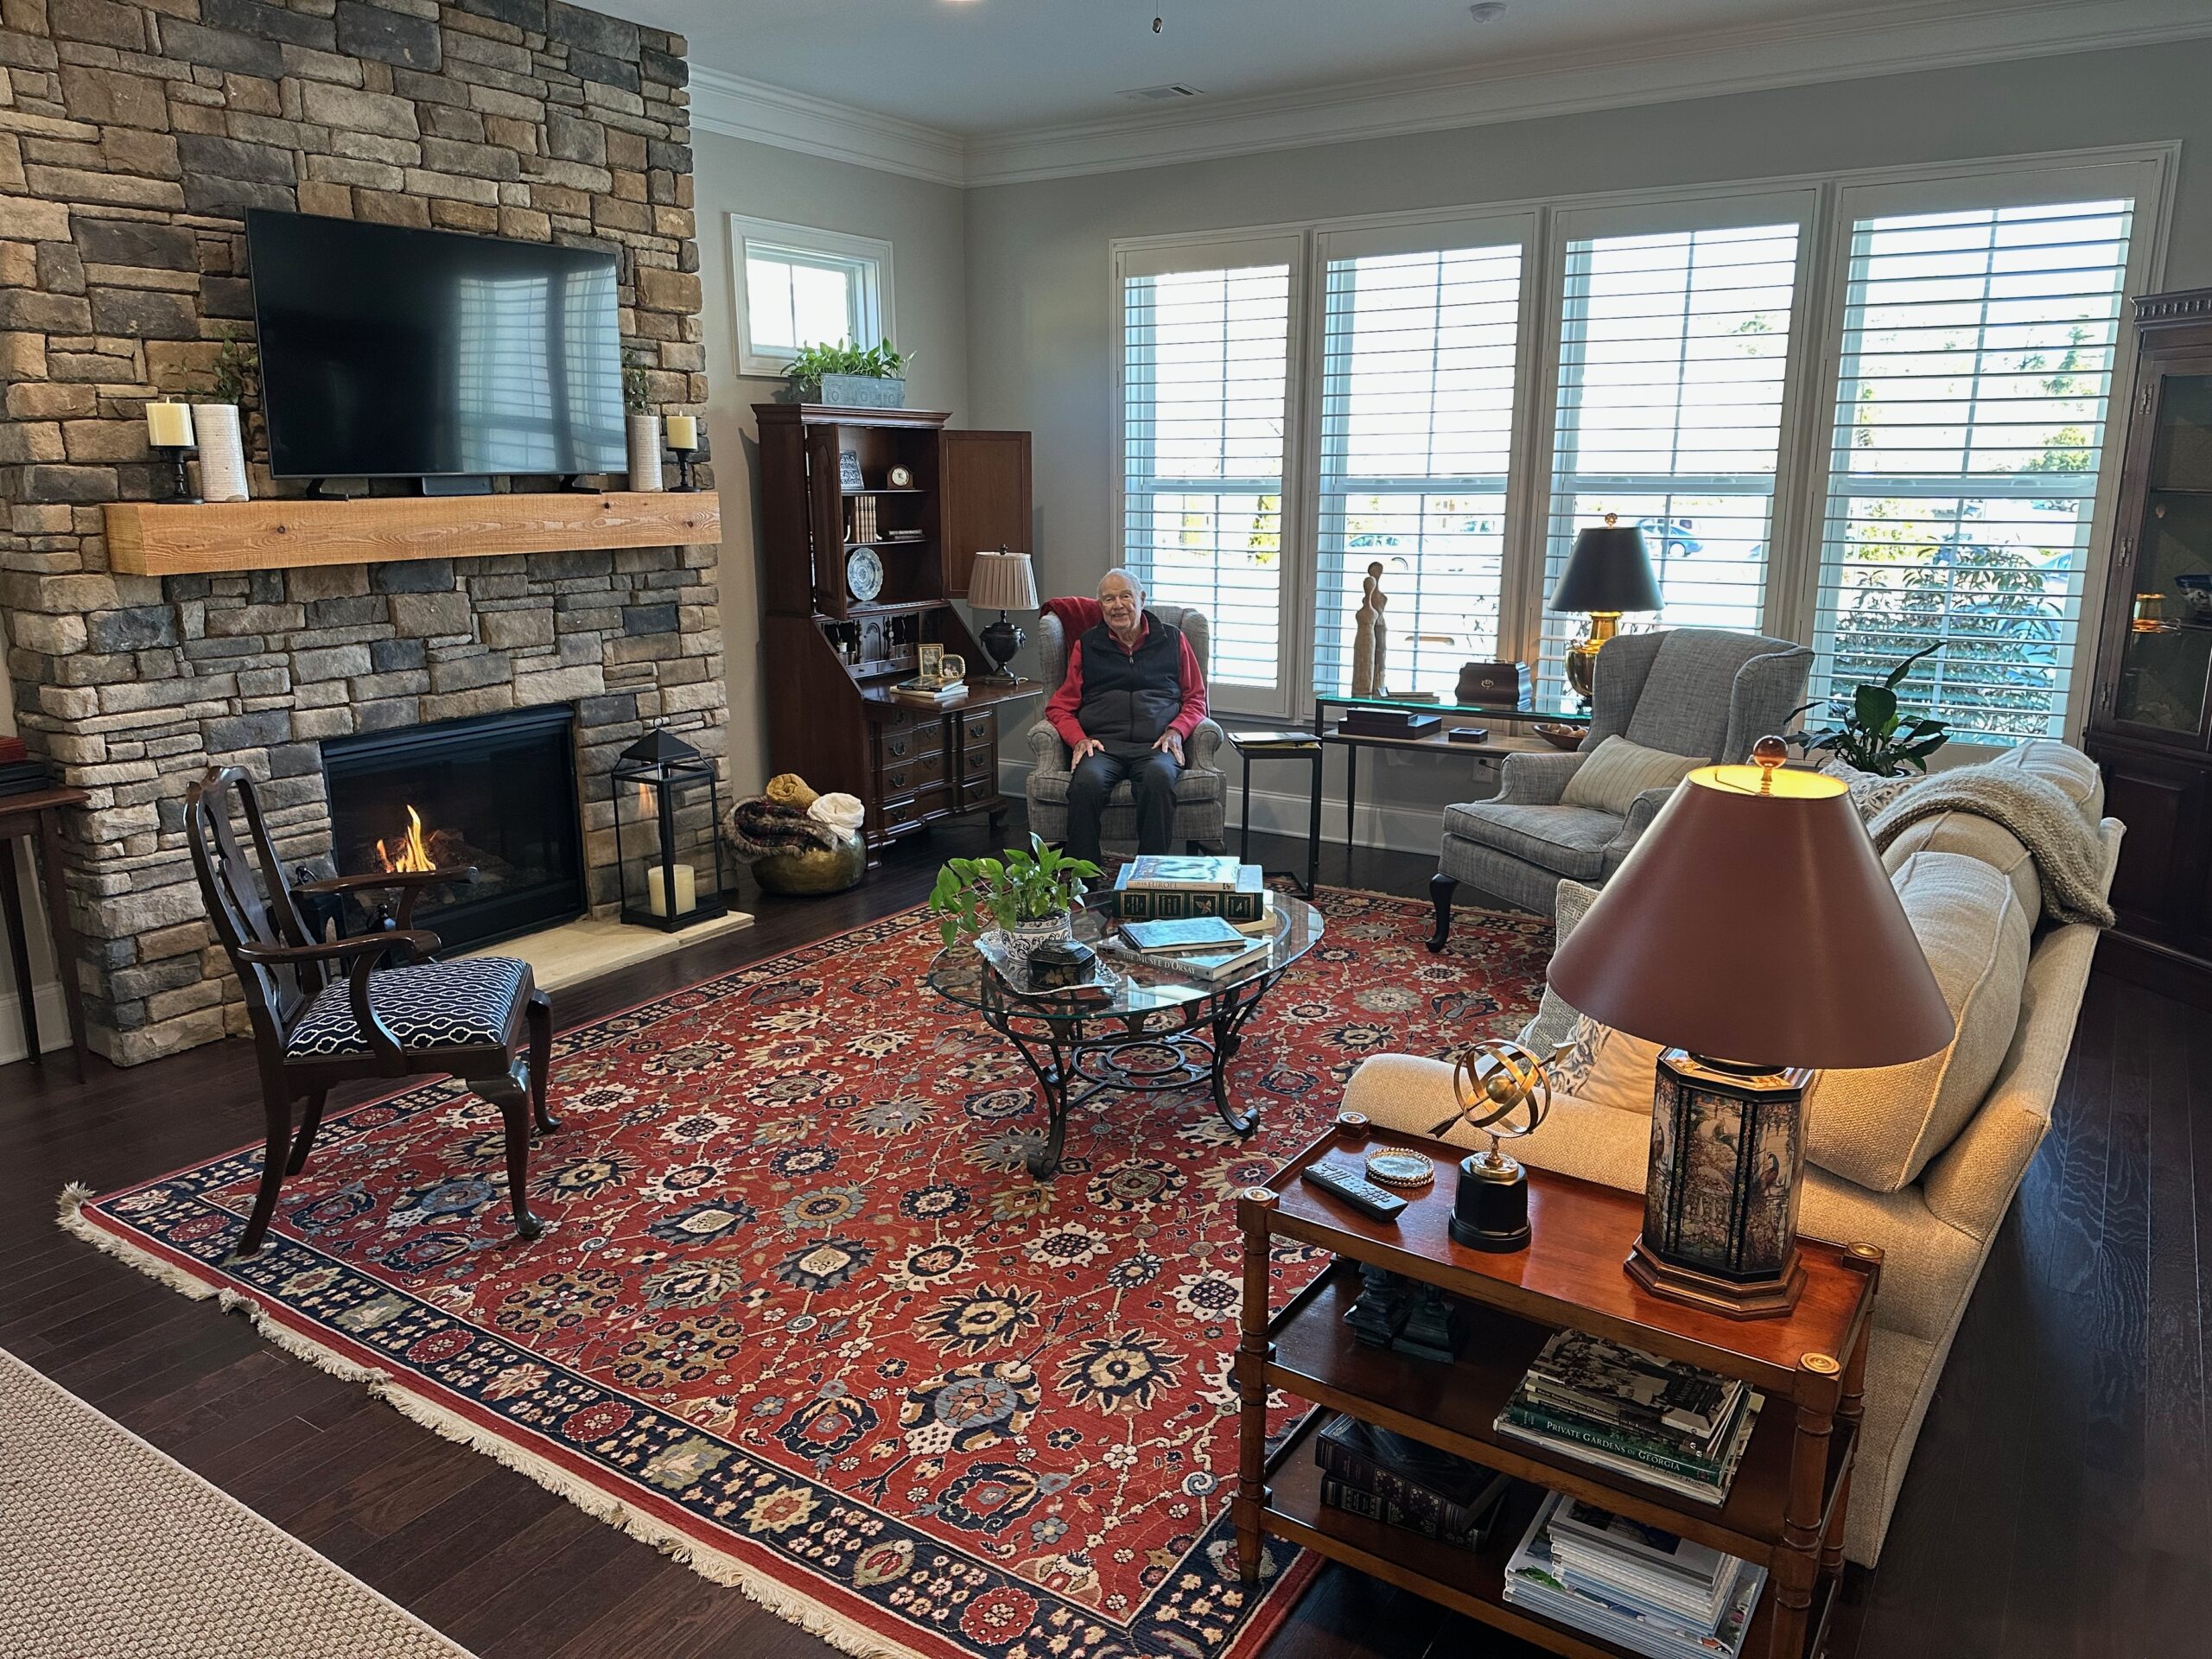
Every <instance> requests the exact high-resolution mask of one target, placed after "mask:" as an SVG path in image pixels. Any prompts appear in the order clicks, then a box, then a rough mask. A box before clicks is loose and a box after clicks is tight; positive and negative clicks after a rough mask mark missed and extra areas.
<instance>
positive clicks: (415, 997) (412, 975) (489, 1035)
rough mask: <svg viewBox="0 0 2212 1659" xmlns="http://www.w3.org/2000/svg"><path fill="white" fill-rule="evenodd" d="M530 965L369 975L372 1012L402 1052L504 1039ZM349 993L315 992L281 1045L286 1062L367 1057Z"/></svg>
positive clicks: (496, 963)
mask: <svg viewBox="0 0 2212 1659" xmlns="http://www.w3.org/2000/svg"><path fill="white" fill-rule="evenodd" d="M529 974H530V964H529V963H526V962H518V961H516V960H515V959H514V958H513V957H465V958H463V959H462V960H461V961H459V962H426V963H418V964H416V966H413V967H409V968H387V969H384V970H383V971H382V972H380V973H375V974H372V975H370V976H369V1007H371V1008H372V1010H374V1012H375V1014H376V1016H377V1018H378V1020H381V1021H382V1022H383V1024H384V1027H385V1030H387V1031H389V1032H390V1033H391V1034H392V1035H393V1036H394V1037H396V1038H397V1039H399V1046H401V1047H402V1048H412V1049H422V1048H459V1047H461V1046H464V1045H466V1044H470V1043H497V1042H500V1041H502V1040H504V1039H505V1037H506V1034H507V1025H508V1022H509V1021H510V1020H512V1019H513V1017H514V1007H515V999H516V998H517V997H518V996H519V995H522V987H523V982H524V979H526V978H527V977H528V976H529ZM352 997H353V992H352V989H351V988H350V987H349V986H348V985H347V983H346V981H345V980H343V979H340V980H339V981H337V982H335V983H334V984H330V985H326V986H324V987H323V988H322V989H321V991H320V992H319V993H317V995H316V996H315V1001H313V1002H311V1003H309V1004H308V1011H307V1013H306V1014H303V1015H302V1016H301V1018H300V1022H299V1024H297V1025H296V1026H294V1027H292V1034H291V1036H290V1037H289V1039H287V1040H286V1041H285V1044H284V1054H285V1058H288V1059H295V1060H300V1059H314V1060H329V1059H342V1058H346V1057H348V1056H352V1055H357V1054H367V1053H369V1052H372V1050H371V1049H370V1046H369V1039H368V1038H367V1037H366V1036H365V1034H364V1033H363V1032H362V1030H361V1028H360V1027H359V1024H358V1023H357V1022H356V1021H355V1020H354V1018H353V1001H352Z"/></svg>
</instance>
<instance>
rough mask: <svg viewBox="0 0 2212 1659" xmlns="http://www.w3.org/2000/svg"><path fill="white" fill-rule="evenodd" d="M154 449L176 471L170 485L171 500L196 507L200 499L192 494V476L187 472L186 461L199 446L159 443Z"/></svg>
mask: <svg viewBox="0 0 2212 1659" xmlns="http://www.w3.org/2000/svg"><path fill="white" fill-rule="evenodd" d="M153 448H154V449H155V450H156V452H157V453H158V454H161V455H162V457H163V458H164V459H165V460H167V461H168V464H169V465H170V466H171V467H174V468H175V477H174V479H173V480H171V483H170V492H171V499H174V500H177V501H187V502H192V503H194V504H195V505H196V504H197V503H198V501H199V499H200V498H199V497H198V496H196V495H194V493H192V474H191V473H190V472H189V471H188V470H187V468H186V467H185V461H186V459H187V457H188V456H190V455H191V454H194V450H195V449H196V448H197V446H195V445H193V444H188V443H157V444H156V445H154V446H153Z"/></svg>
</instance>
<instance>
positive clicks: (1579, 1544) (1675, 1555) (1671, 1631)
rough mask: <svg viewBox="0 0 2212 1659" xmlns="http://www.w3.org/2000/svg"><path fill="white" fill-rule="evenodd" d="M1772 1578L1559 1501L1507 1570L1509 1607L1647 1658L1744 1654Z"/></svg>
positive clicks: (1550, 1500)
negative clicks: (1748, 1632)
mask: <svg viewBox="0 0 2212 1659" xmlns="http://www.w3.org/2000/svg"><path fill="white" fill-rule="evenodd" d="M1765 1583H1766V1569H1765V1568H1764V1567H1758V1566H1755V1565H1753V1564H1752V1563H1751V1562H1750V1561H1746V1560H1742V1559H1740V1558H1739V1557H1737V1556H1734V1555H1728V1554H1723V1553H1722V1552H1720V1551H1719V1550H1717V1549H1709V1548H1706V1547H1705V1546H1704V1545H1702V1544H1694V1543H1692V1542H1690V1541H1688V1539H1686V1538H1679V1537H1677V1536H1675V1535H1674V1534H1673V1533H1671V1532H1665V1531H1662V1530H1661V1529H1659V1528H1657V1527H1647V1526H1644V1525H1642V1524H1640V1523H1639V1522H1634V1521H1630V1520H1626V1519H1624V1517H1622V1516H1618V1515H1614V1514H1613V1513H1611V1511H1610V1510H1601V1509H1599V1508H1598V1507H1597V1506H1596V1505H1595V1504H1592V1503H1584V1502H1583V1501H1582V1500H1580V1499H1579V1498H1574V1497H1568V1496H1567V1494H1566V1493H1564V1492H1554V1493H1553V1494H1552V1495H1551V1496H1550V1497H1547V1498H1546V1499H1545V1500H1544V1502H1543V1504H1542V1506H1541V1508H1539V1509H1538V1510H1537V1511H1536V1518H1535V1520H1534V1521H1532V1522H1530V1523H1529V1530H1528V1532H1527V1534H1526V1535H1523V1537H1522V1540H1521V1547H1520V1548H1518V1549H1516V1550H1515V1551H1514V1552H1513V1558H1512V1560H1510V1561H1508V1562H1507V1563H1506V1567H1505V1599H1506V1600H1507V1601H1508V1602H1510V1603H1511V1604H1512V1605H1515V1606H1516V1607H1524V1608H1526V1609H1528V1610H1529V1611H1530V1612H1534V1613H1541V1614H1542V1615H1543V1616H1544V1617H1545V1618H1551V1619H1556V1620H1558V1621H1559V1622H1560V1624H1571V1625H1573V1627H1574V1628H1575V1629H1576V1630H1583V1631H1586V1632H1587V1633H1589V1634H1590V1635H1592V1636H1596V1637H1603V1638H1604V1639H1605V1640H1606V1641H1608V1642H1612V1643H1618V1644H1619V1645H1620V1646H1622V1647H1624V1648H1626V1649H1629V1651H1630V1652H1631V1653H1640V1654H1643V1655H1645V1656H1647V1659H1677V1656H1680V1659H1714V1656H1732V1655H1734V1654H1736V1653H1738V1652H1739V1651H1741V1649H1742V1648H1743V1645H1744V1632H1745V1630H1748V1629H1749V1628H1750V1627H1751V1610H1752V1609H1753V1608H1754V1607H1756V1606H1757V1605H1758V1599H1759V1590H1760V1588H1761V1586H1764V1584H1765Z"/></svg>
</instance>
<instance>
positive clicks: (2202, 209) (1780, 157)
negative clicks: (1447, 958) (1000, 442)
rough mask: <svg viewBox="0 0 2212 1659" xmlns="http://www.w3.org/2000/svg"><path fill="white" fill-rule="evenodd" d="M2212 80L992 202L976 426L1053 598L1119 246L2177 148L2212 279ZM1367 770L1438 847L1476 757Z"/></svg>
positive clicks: (1418, 143)
mask: <svg viewBox="0 0 2212 1659" xmlns="http://www.w3.org/2000/svg"><path fill="white" fill-rule="evenodd" d="M2208 83H2212V41H2187V42H2183V43H2179V44H2171V45H2164V46H2159V47H2156V48H2144V49H2141V50H2128V51H2118V52H2104V53H2091V54H2076V55H2075V56H2071V57H2063V58H2062V57H2050V58H2037V59H2032V60H2025V61H2022V62H2018V63H2005V64H1993V65H1989V66H1986V67H1978V68H1971V69H1956V70H1943V71H1940V72H1936V73H1927V74H1919V75H1895V76H1888V77H1885V78H1881V79H1866V80H1850V81H1841V82H1836V83H1833V84H1829V85H1825V86H1802V87H1793V88H1787V89H1783V90H1778V91H1774V92H1748V93H1741V94H1737V95H1733V96H1729V97H1725V98H1707V99H1695V100H1688V101H1684V102H1681V103H1672V104H1660V105H1647V106H1643V107H1640V108H1635V109H1623V110H1611V111H1600V112H1598V113H1593V114H1581V115H1574V116H1568V117H1560V118H1547V119H1542V120H1532V121H1519V122H1510V123H1503V124H1497V125H1492V126H1481V127H1471V128H1465V129H1462V130H1458V131H1452V132H1439V133H1423V134H1417V135H1412V136H1408V137H1397V138H1385V139H1375V140H1370V141H1366V142H1362V143H1334V144H1325V145H1318V146H1314V147H1312V148H1308V149H1296V150H1280V151H1273V152H1269V153H1267V154H1262V155H1256V156H1240V157H1234V158H1230V159H1224V160H1220V161H1209V162H1192V163H1190V164H1187V165H1184V166H1177V167H1161V168H1145V169H1142V170H1140V171H1132V172H1124V173H1107V174H1096V175H1089V176H1085V177H1081V178H1072V179H1060V180H1052V181H1045V182H1040V183H1035V184H1018V185H1001V186H995V187H991V188H984V189H978V190H972V191H969V193H968V194H967V198H966V207H967V232H968V233H967V245H968V310H969V319H970V324H969V326H970V328H971V330H972V332H973V333H974V334H975V337H976V340H978V341H979V342H987V343H988V347H989V349H988V350H978V351H977V352H976V353H975V354H974V356H973V358H972V360H971V361H970V363H969V386H970V389H971V393H972V397H973V404H974V407H973V411H972V412H973V416H974V423H976V424H977V425H983V426H1006V427H1027V428H1028V429H1031V430H1032V431H1033V433H1034V434H1035V467H1036V478H1035V493H1036V499H1037V502H1038V505H1039V521H1040V524H1039V535H1038V538H1037V539H1038V545H1037V549H1036V551H1037V555H1038V559H1039V586H1040V588H1042V589H1043V590H1044V591H1045V592H1047V593H1055V592H1068V591H1072V590H1083V591H1087V590H1088V589H1089V588H1090V585H1091V584H1092V583H1093V582H1095V581H1096V579H1097V575H1098V573H1099V572H1100V571H1101V570H1103V569H1104V568H1105V567H1106V566H1107V565H1108V564H1109V563H1112V557H1111V555H1112V551H1113V550H1112V548H1111V546H1110V542H1111V537H1112V534H1113V522H1114V520H1113V502H1112V487H1113V477H1114V474H1113V469H1112V463H1111V454H1110V451H1111V442H1112V435H1113V409H1112V386H1113V372H1112V371H1113V353H1114V350H1115V349H1116V341H1115V337H1114V334H1113V315H1114V313H1113V306H1112V296H1111V292H1110V289H1111V277H1110V271H1109V264H1108V251H1107V245H1108V243H1109V240H1110V239H1111V238H1115V237H1122V236H1154V235H1163V234H1169V233H1175V232H1192V231H1208V230H1219V229H1224V228H1230V227H1235V226H1252V225H1265V224H1269V223H1280V222H1284V221H1290V220H1299V219H1316V218H1329V217H1334V216H1338V215H1352V214H1361V213H1389V212H1396V211H1406V210H1413V209H1421V208H1434V207H1459V206H1474V205H1479V204H1481V203H1484V202H1486V201H1507V200H1521V199H1527V198H1531V197H1546V196H1554V195H1572V194H1583V193H1589V192H1599V191H1612V190H1625V189H1634V188H1662V187H1670V186H1681V185H1689V184H1700V183H1709V182H1722V181H1734V180H1740V179H1756V178H1763V177H1773V176H1782V175H1793V174H1810V173H1822V172H1831V171H1840V170H1846V169H1852V168H1876V167H1891V166H1903V165H1909V164H1913V163H1920V162H1943V161H1955V160H1970V159H1975V158H1980V157H1995V156H2011V155H2029V154H2034V153H2038V152H2048V151H2054V150H2062V149H2084V148H2089V147H2093V146H2099V145H2107V144H2118V143H2145V142H2150V141H2155V140H2168V139H2180V140H2181V141H2183V154H2182V160H2181V165H2180V168H2179V175H2178V178H2177V189H2176V192H2175V197H2174V207H2173V213H2172V216H2171V219H2170V220H2169V223H2168V236H2169V243H2170V247H2171V253H2170V257H2169V260H2168V263H2167V266H2166V270H2165V273H2164V279H2163V283H2162V286H2164V287H2168V288H2182V287H2190V286H2196V285H2200V284H2203V285H2212V99H2207V98H2206V97H2205V95H2204V88H2205V86H2207V85H2208ZM702 166H703V163H702ZM702 234H703V227H702ZM710 326H711V325H710ZM1366 760H1367V764H1366V765H1365V766H1363V778H1362V781H1361V785H1360V792H1361V795H1362V797H1363V800H1366V799H1373V798H1376V792H1377V785H1378V783H1379V784H1380V786H1381V790H1382V792H1383V795H1382V798H1383V799H1385V800H1387V801H1389V803H1391V804H1393V805H1395V806H1396V807H1398V808H1399V809H1401V810H1397V811H1394V812H1391V813H1389V814H1388V815H1387V817H1383V818H1376V819H1370V816H1369V814H1368V812H1367V810H1365V808H1364V807H1363V810H1362V814H1361V819H1362V822H1361V829H1360V834H1361V839H1363V840H1373V839H1377V838H1383V839H1388V840H1389V841H1391V842H1394V843H1398V844H1405V845H1410V846H1424V845H1433V843H1434V839H1435V834H1436V829H1435V824H1436V813H1437V809H1438V808H1439V807H1440V806H1441V805H1443V804H1446V803H1447V802H1450V801H1452V800H1463V799H1465V798H1468V796H1469V794H1470V793H1471V781H1470V772H1471V771H1472V770H1473V766H1474V763H1473V762H1471V761H1449V760H1435V759H1433V758H1431V757H1427V756H1413V757H1408V756H1399V755H1378V754H1376V753H1373V752H1370V754H1369V755H1368V757H1366ZM1392 763H1395V765H1394V764H1392ZM1231 764H1232V766H1233V765H1234V760H1233V757H1232V760H1231ZM1331 765H1332V771H1331V774H1330V776H1331V782H1330V791H1331V793H1332V794H1335V793H1336V792H1338V789H1339V787H1340V785H1339V782H1338V779H1339V777H1340V774H1339V773H1338V772H1337V771H1336V770H1335V768H1336V766H1337V765H1338V762H1337V761H1336V760H1333V759H1332V763H1331ZM1289 775H1290V774H1289V773H1288V772H1284V771H1281V770H1278V771H1277V772H1276V773H1275V776H1276V778H1277V779H1285V778H1287V777H1288V776H1289ZM1232 782H1234V778H1233V776H1232ZM1267 786H1268V773H1267V772H1265V771H1264V770H1263V771H1262V772H1261V773H1259V774H1258V775H1257V777H1256V778H1255V787H1256V788H1258V789H1261V790H1263V791H1264V790H1265V789H1266V788H1267ZM1281 786H1283V785H1280V784H1279V785H1278V787H1281ZM1478 787H1479V788H1480V789H1481V790H1482V791H1483V792H1486V790H1487V786H1486V785H1480V786H1478ZM1256 805H1257V804H1256V803H1255V807H1256ZM1271 805H1273V806H1274V807H1275V808H1277V809H1278V810H1281V812H1283V813H1284V815H1285V818H1284V821H1285V822H1286V823H1294V824H1295V825H1296V826H1297V827H1298V828H1299V829H1301V830H1302V829H1303V824H1304V816H1303V812H1302V810H1291V807H1290V804H1289V803H1288V802H1287V801H1282V802H1277V803H1271ZM1255 819H1259V814H1258V812H1257V811H1256V810H1255ZM1261 821H1262V822H1264V821H1265V820H1261ZM1328 823H1329V825H1330V829H1331V833H1332V834H1335V833H1338V827H1339V825H1340V823H1341V820H1340V818H1339V817H1338V815H1337V814H1336V813H1335V812H1333V811H1332V812H1331V813H1330V815H1329V818H1328Z"/></svg>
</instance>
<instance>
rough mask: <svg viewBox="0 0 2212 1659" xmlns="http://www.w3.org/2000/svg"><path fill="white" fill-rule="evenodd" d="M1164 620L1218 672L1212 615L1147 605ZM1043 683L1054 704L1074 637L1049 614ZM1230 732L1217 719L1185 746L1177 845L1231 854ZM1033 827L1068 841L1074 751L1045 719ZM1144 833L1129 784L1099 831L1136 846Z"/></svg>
mask: <svg viewBox="0 0 2212 1659" xmlns="http://www.w3.org/2000/svg"><path fill="white" fill-rule="evenodd" d="M1145 608H1146V609H1147V610H1148V611H1150V612H1151V613H1153V614H1154V616H1156V617H1158V618H1159V619H1160V620H1161V621H1163V622H1166V623H1167V624H1169V625H1170V626H1174V627H1178V628H1180V629H1182V631H1183V637H1184V638H1185V639H1188V640H1189V641H1190V642H1191V650H1192V652H1193V653H1194V654H1196V656H1197V657H1198V667H1199V669H1200V670H1201V671H1205V672H1208V673H1211V663H1210V662H1209V660H1208V651H1207V648H1208V645H1210V643H1211V634H1210V632H1209V630H1208V628H1207V626H1206V617H1205V612H1204V611H1198V610H1192V609H1191V608H1189V607H1186V606H1182V605H1147V607H1145ZM1036 639H1037V658H1038V677H1039V680H1041V681H1042V682H1043V683H1044V685H1045V688H1046V696H1048V697H1049V696H1051V695H1052V693H1053V692H1055V691H1057V690H1059V689H1060V682H1061V681H1062V680H1064V679H1065V678H1066V677H1067V672H1068V640H1067V632H1066V631H1065V629H1064V628H1063V627H1062V626H1060V619H1059V618H1058V617H1057V616H1055V615H1053V614H1052V612H1050V611H1046V612H1045V613H1043V614H1042V615H1041V616H1039V618H1038V620H1037V629H1036ZM1221 744H1222V729H1221V728H1220V727H1219V726H1217V725H1216V724H1215V723H1214V721H1212V720H1211V718H1208V719H1205V720H1202V721H1199V722H1198V729H1197V730H1196V731H1194V732H1192V734H1191V741H1189V742H1188V743H1186V744H1185V745H1184V746H1183V775H1182V776H1181V777H1179V778H1178V779H1176V780H1175V838H1176V839H1177V840H1178V841H1181V842H1187V843H1189V844H1190V845H1192V846H1194V847H1203V848H1204V849H1205V850H1206V851H1208V852H1211V853H1218V852H1222V851H1224V850H1226V849H1227V847H1228V844H1229V843H1228V842H1227V840H1226V839H1225V836H1226V834H1227V825H1228V822H1229V818H1228V814H1229V774H1228V773H1227V772H1224V771H1223V770H1222V768H1221V762H1220V760H1219V758H1218V757H1219V755H1220V753H1221ZM1029 753H1030V754H1031V756H1032V757H1033V759H1032V760H1031V761H1030V765H1029V784H1028V790H1027V793H1028V797H1029V827H1030V829H1033V830H1034V831H1035V832H1036V833H1037V834H1039V835H1040V836H1044V838H1045V839H1046V840H1047V841H1052V842H1059V841H1065V840H1066V839H1067V838H1068V779H1069V777H1070V775H1071V774H1070V772H1069V770H1068V761H1069V758H1070V757H1069V754H1068V746H1067V745H1066V744H1065V743H1063V742H1061V741H1060V734H1058V732H1056V731H1054V730H1053V729H1052V721H1048V720H1046V718H1045V717H1044V715H1042V714H1041V713H1040V714H1039V715H1038V718H1037V723H1036V724H1035V725H1033V726H1032V727H1031V728H1029ZM1136 834H1137V806H1136V791H1135V789H1134V788H1133V787H1132V786H1131V785H1129V783H1128V781H1127V780H1126V779H1124V780H1123V781H1122V782H1121V783H1118V784H1116V785H1114V792H1113V793H1112V794H1111V795H1109V797H1107V799H1106V812H1105V816H1104V817H1103V820H1102V821H1101V823H1100V825H1099V836H1100V838H1101V839H1102V840H1105V841H1135V839H1136Z"/></svg>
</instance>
